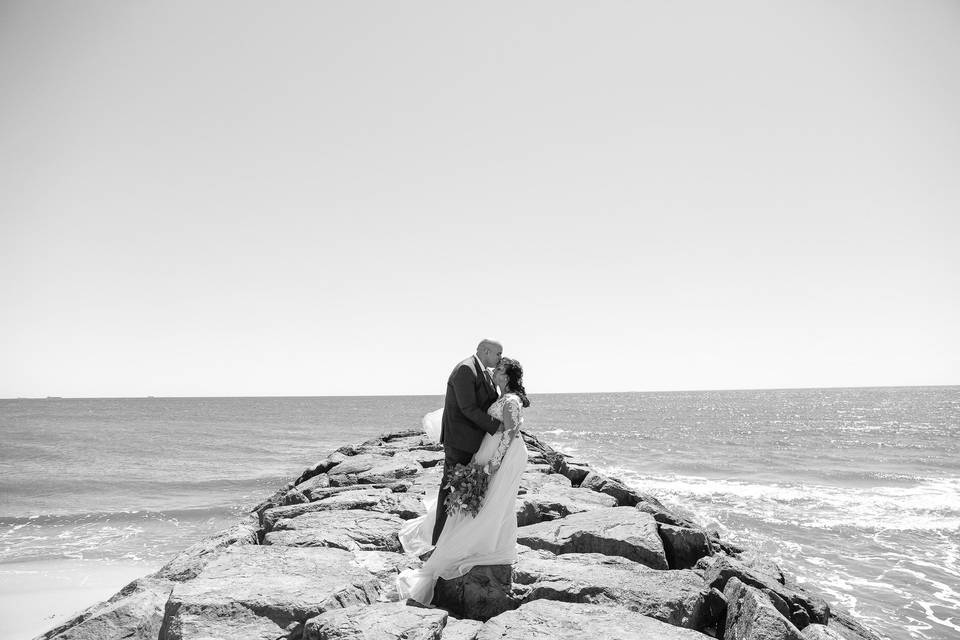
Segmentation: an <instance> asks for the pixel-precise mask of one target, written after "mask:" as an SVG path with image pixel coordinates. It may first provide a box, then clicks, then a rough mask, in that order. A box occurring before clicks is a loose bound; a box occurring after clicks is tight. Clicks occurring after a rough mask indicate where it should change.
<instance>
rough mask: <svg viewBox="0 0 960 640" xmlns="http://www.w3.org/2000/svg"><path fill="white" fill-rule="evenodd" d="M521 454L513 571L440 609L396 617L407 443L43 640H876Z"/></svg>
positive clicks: (703, 537) (701, 542) (452, 596)
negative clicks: (587, 639)
mask: <svg viewBox="0 0 960 640" xmlns="http://www.w3.org/2000/svg"><path fill="white" fill-rule="evenodd" d="M523 439H524V442H525V443H526V444H527V447H528V451H529V453H530V457H529V465H528V469H527V472H526V473H524V475H523V478H522V479H521V486H520V491H519V495H518V498H517V501H516V517H517V523H518V525H519V530H518V540H519V542H520V543H521V544H520V545H519V546H518V561H517V562H516V564H515V565H513V566H512V567H511V566H477V567H474V569H473V570H472V571H470V572H469V573H468V574H467V575H465V576H462V577H461V578H457V579H455V580H449V581H443V580H441V581H439V582H438V584H437V589H436V598H435V604H436V605H438V606H437V607H433V608H425V607H420V606H412V603H402V602H397V599H398V594H397V591H396V577H397V574H398V573H399V572H400V571H402V570H403V569H407V568H413V567H418V566H420V565H421V564H422V561H421V560H420V559H419V558H417V557H415V556H412V555H406V554H404V553H402V552H401V550H400V545H399V541H398V538H397V532H398V530H399V529H400V527H401V526H402V525H403V522H404V520H408V519H410V518H415V517H417V516H419V515H421V514H422V513H423V512H424V508H423V504H422V499H423V498H424V497H425V496H428V495H429V496H431V497H432V496H434V495H435V494H436V492H437V489H438V485H439V481H440V473H441V466H442V465H441V464H440V463H441V461H442V459H443V451H442V447H441V446H439V445H438V444H436V443H434V442H430V441H429V440H428V439H427V438H426V437H425V436H424V435H423V434H422V433H421V432H420V431H419V430H408V431H403V432H399V433H392V434H385V435H382V436H380V437H378V438H374V439H371V440H368V441H366V442H363V443H360V444H357V445H348V446H344V447H340V448H339V449H338V450H337V451H335V452H333V453H331V454H330V455H329V456H327V457H326V458H324V459H322V460H321V461H320V462H318V463H316V464H314V465H313V466H311V467H310V468H308V469H306V470H305V471H304V472H303V473H302V474H301V475H300V476H299V477H298V478H297V479H296V480H295V481H294V482H289V483H287V484H285V485H283V486H282V487H279V488H278V489H277V491H275V492H274V493H273V494H272V495H271V496H270V497H268V498H267V499H266V500H264V501H263V502H261V503H260V504H258V505H257V506H256V507H254V509H253V510H252V515H251V517H249V518H246V519H244V520H243V521H241V522H239V523H238V524H237V525H236V526H234V527H231V528H229V529H226V530H224V531H222V532H220V533H218V534H216V535H214V536H211V537H210V538H207V539H205V540H201V541H199V542H197V543H196V544H194V545H193V546H190V547H188V548H187V549H186V550H185V551H183V552H182V553H180V554H178V555H177V556H176V557H175V558H173V559H172V560H171V561H170V562H169V563H167V564H166V565H165V566H164V567H163V568H162V569H160V570H159V571H158V572H157V573H155V574H153V575H152V576H148V577H145V578H142V579H140V580H138V581H135V582H134V583H131V584H130V585H128V586H127V587H125V588H124V589H123V590H121V591H120V592H119V593H118V594H117V595H115V596H114V597H113V598H111V599H110V600H108V601H107V602H104V603H100V604H98V605H95V606H94V607H90V608H89V609H87V610H85V611H84V612H82V613H81V614H79V615H78V616H76V617H75V618H74V619H72V620H70V621H69V622H67V623H66V624H64V625H61V626H59V627H57V628H56V629H52V630H51V631H49V632H48V633H46V634H44V635H43V636H40V639H41V640H55V639H58V640H94V639H95V638H97V639H99V638H133V639H134V640H141V639H142V640H157V639H159V640H182V639H194V640H211V639H213V638H245V639H248V638H249V639H262V640H277V639H283V640H304V639H310V640H313V639H317V640H319V639H320V638H344V639H349V640H374V639H376V640H393V639H395V638H404V639H405V640H412V639H415V638H416V639H419V638H424V639H426V638H431V639H442V640H475V639H477V638H485V639H487V640H490V639H492V638H498V639H502V638H518V639H519V638H523V639H526V638H577V639H578V640H580V639H581V638H583V637H597V638H631V639H635V638H639V639H643V638H650V639H653V638H657V639H665V640H672V639H678V640H679V639H690V640H693V639H695V638H706V637H708V636H710V637H723V636H724V635H725V636H726V638H727V640H730V639H736V640H746V639H748V638H757V639H761V638H762V639H763V640H797V638H798V637H800V638H806V639H807V640H824V639H826V640H831V639H832V640H835V639H836V638H842V639H843V640H879V638H878V636H877V635H876V634H874V633H873V632H872V631H870V630H869V629H866V628H865V627H863V626H862V625H860V624H859V623H858V622H857V621H856V620H854V619H853V618H851V617H850V616H849V615H847V614H845V613H843V612H839V611H836V612H832V611H831V610H830V607H829V605H828V604H827V603H826V601H825V600H823V599H822V598H820V597H819V596H817V595H816V594H815V593H813V592H811V591H808V590H806V589H804V588H801V587H799V586H797V585H796V584H795V583H794V582H793V581H792V580H791V579H790V578H789V576H786V575H785V574H784V573H783V571H782V570H781V569H780V568H779V567H778V566H777V565H776V564H775V563H773V562H772V561H770V559H769V558H767V557H765V556H763V555H760V554H756V553H755V552H751V553H744V550H743V549H740V548H739V547H737V546H736V545H734V544H732V543H731V542H730V541H728V540H724V539H722V538H721V536H720V534H719V533H718V532H717V531H715V530H714V531H705V530H704V529H702V528H701V527H700V526H698V525H697V523H696V517H695V516H694V515H693V514H689V513H686V512H685V511H684V510H683V509H682V508H679V507H673V508H667V507H666V506H665V505H664V504H662V503H661V502H660V501H659V500H657V498H656V497H654V496H652V495H650V494H647V493H644V492H642V491H638V490H636V489H634V488H632V487H628V486H627V485H625V484H624V483H623V482H621V481H620V480H617V479H616V478H612V477H609V476H606V475H604V474H602V473H601V472H600V471H598V470H596V469H593V468H592V467H590V465H588V464H587V463H586V462H584V461H582V460H578V459H576V458H573V457H571V456H567V455H563V454H560V453H557V452H556V451H554V450H553V449H551V448H550V447H549V446H548V445H546V444H545V443H543V442H542V441H540V440H538V439H537V438H535V437H534V436H532V435H531V434H529V433H527V432H524V433H523ZM471 618H473V619H471ZM798 629H803V634H802V636H801V635H799V634H800V632H799V631H798ZM704 634H708V635H704Z"/></svg>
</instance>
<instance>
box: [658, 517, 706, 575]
mask: <svg viewBox="0 0 960 640" xmlns="http://www.w3.org/2000/svg"><path fill="white" fill-rule="evenodd" d="M657 529H658V530H659V531H660V539H661V540H663V550H664V551H665V552H666V554H667V563H668V564H669V565H670V568H671V569H691V568H693V567H694V566H696V564H697V561H699V560H700V558H703V557H704V556H709V555H711V554H712V553H713V550H712V548H711V546H710V538H709V536H708V535H707V532H706V531H704V530H703V529H699V528H697V529H691V528H689V527H675V526H674V525H672V524H658V525H657Z"/></svg>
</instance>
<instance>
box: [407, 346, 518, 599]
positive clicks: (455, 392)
mask: <svg viewBox="0 0 960 640" xmlns="http://www.w3.org/2000/svg"><path fill="white" fill-rule="evenodd" d="M502 353H503V347H502V346H501V345H500V343H499V342H496V341H495V340H482V341H481V342H480V344H479V345H478V346H477V352H476V354H475V355H474V356H471V357H470V358H467V359H466V360H464V361H463V362H461V363H459V364H458V365H457V366H456V367H455V368H454V370H453V373H451V374H450V378H449V380H448V381H447V395H446V398H445V400H444V404H443V418H442V422H441V428H440V442H441V443H443V451H444V460H443V477H442V479H441V480H440V491H439V493H438V494H437V497H436V498H432V497H428V498H424V506H425V507H426V510H427V513H426V515H424V516H421V517H420V518H417V519H415V520H411V521H409V522H408V523H406V524H405V525H404V527H403V528H402V529H401V530H400V542H401V544H402V545H403V548H404V550H405V551H407V552H408V553H415V554H417V555H421V556H423V555H424V554H427V553H430V555H429V557H427V559H426V561H425V562H424V563H423V566H421V567H420V568H419V569H408V570H406V571H403V572H401V573H400V575H399V576H398V577H397V590H398V592H399V593H400V598H401V599H407V598H412V599H414V600H416V601H418V602H420V603H422V604H426V605H429V604H430V602H431V601H432V600H433V589H434V586H435V585H436V582H437V578H443V579H445V580H450V579H452V578H457V577H459V576H462V575H464V574H465V573H467V572H468V571H470V569H472V568H473V567H475V566H478V565H492V564H512V563H513V562H514V561H515V560H516V558H517V550H516V542H517V516H516V506H515V504H516V498H517V489H518V487H519V485H520V476H521V475H523V472H524V471H525V470H526V467H527V448H526V445H525V444H524V442H523V438H522V437H521V435H520V425H521V424H523V409H524V408H525V407H528V406H530V402H529V400H527V394H526V390H525V389H524V388H523V369H522V368H521V367H520V363H519V362H517V361H516V360H511V359H510V358H503V357H501V356H502ZM490 370H492V373H491V371H490ZM498 389H499V390H498ZM426 419H427V420H429V419H431V416H430V415H428V416H427V418H426ZM433 419H435V418H433ZM471 462H472V463H475V464H479V465H482V466H483V467H484V469H485V470H486V471H487V472H488V473H489V474H490V479H489V483H488V485H487V491H486V494H485V496H484V499H483V503H482V506H481V507H480V510H479V512H478V513H477V514H476V516H474V515H471V514H470V513H467V512H465V511H460V512H459V513H454V514H453V515H448V514H447V510H446V508H445V505H444V502H445V501H446V498H447V496H448V495H449V493H450V489H449V485H448V482H449V480H450V477H451V474H452V473H453V470H454V468H455V467H456V466H457V465H459V464H467V463H471Z"/></svg>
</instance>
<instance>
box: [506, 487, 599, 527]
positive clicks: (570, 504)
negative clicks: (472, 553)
mask: <svg viewBox="0 0 960 640" xmlns="http://www.w3.org/2000/svg"><path fill="white" fill-rule="evenodd" d="M538 475H543V474H538ZM547 477H549V476H547ZM615 506H617V501H616V500H615V499H614V498H612V497H611V496H608V495H604V494H602V493H597V492H596V491H590V490H589V489H576V488H574V487H571V486H563V485H561V484H552V483H550V484H545V485H543V486H541V487H540V488H539V489H537V490H536V491H533V492H531V493H527V494H525V495H521V496H519V497H518V498H517V525H518V526H520V527H524V526H526V525H528V524H536V523H537V522H543V521H544V520H556V519H558V518H564V517H566V516H568V515H570V514H571V513H582V512H584V511H592V510H594V509H606V508H610V507H615Z"/></svg>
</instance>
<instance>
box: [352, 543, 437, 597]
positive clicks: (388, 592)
mask: <svg viewBox="0 0 960 640" xmlns="http://www.w3.org/2000/svg"><path fill="white" fill-rule="evenodd" d="M353 557H354V558H356V560H357V563H358V564H359V565H360V566H361V567H363V568H364V569H366V570H367V571H369V572H370V573H372V574H373V575H374V576H376V578H377V580H378V581H379V582H380V599H381V600H388V601H394V602H395V601H396V600H397V599H398V598H399V597H400V595H399V594H398V593H397V575H399V573H400V572H401V571H403V570H405V569H416V568H419V567H420V566H421V565H422V564H423V563H422V562H421V561H420V559H419V558H417V557H415V556H410V555H406V554H403V553H395V552H392V551H354V552H353Z"/></svg>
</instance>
